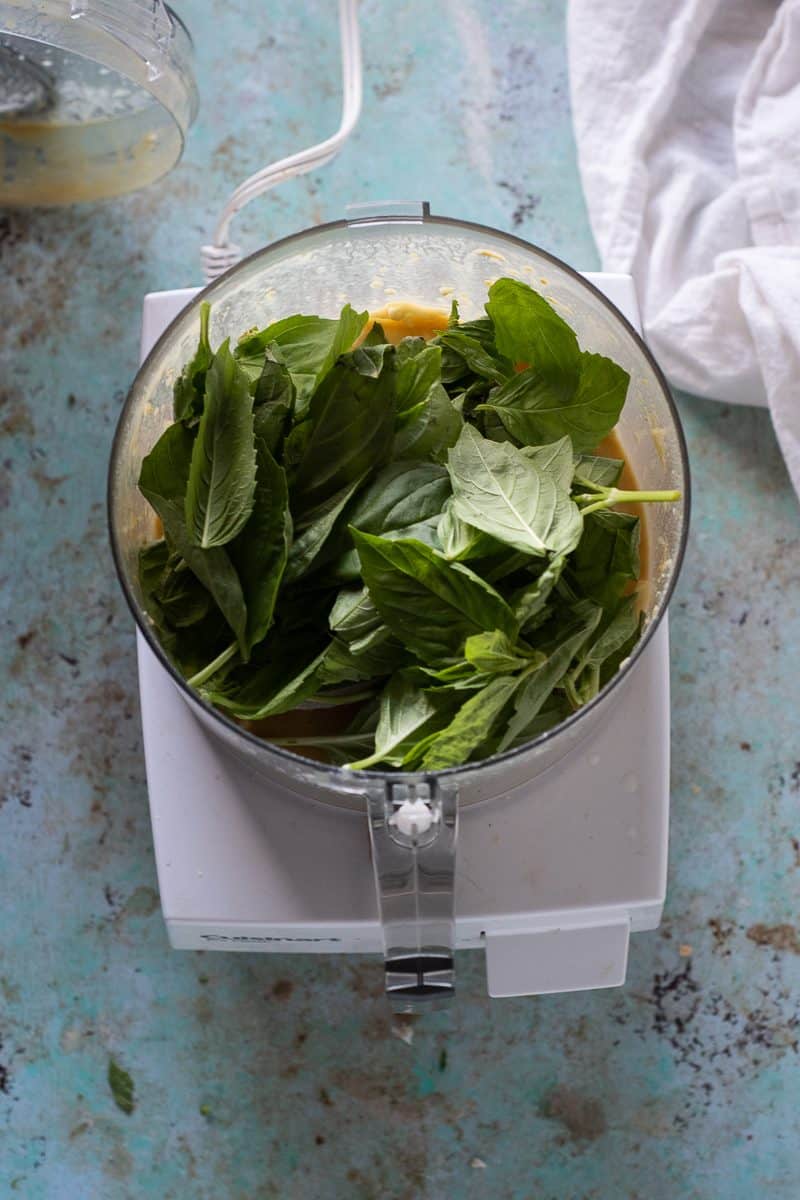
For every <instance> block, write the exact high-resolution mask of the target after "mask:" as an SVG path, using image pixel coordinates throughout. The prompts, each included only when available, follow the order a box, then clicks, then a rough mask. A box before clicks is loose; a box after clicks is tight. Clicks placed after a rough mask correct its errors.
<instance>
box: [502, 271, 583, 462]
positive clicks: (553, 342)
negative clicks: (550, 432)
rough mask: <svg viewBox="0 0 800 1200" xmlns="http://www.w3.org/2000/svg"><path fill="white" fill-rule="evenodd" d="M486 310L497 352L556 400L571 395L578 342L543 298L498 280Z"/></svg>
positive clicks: (522, 286) (576, 371) (510, 281)
mask: <svg viewBox="0 0 800 1200" xmlns="http://www.w3.org/2000/svg"><path fill="white" fill-rule="evenodd" d="M486 311H487V313H488V314H489V319H490V320H491V322H492V325H493V326H494V337H495V345H496V346H497V350H498V353H500V354H502V355H503V357H504V358H506V359H508V360H510V361H511V362H512V363H515V364H516V365H518V366H519V365H524V366H526V367H533V368H534V369H535V370H536V371H537V372H538V374H539V376H540V377H541V378H542V379H543V380H544V381H545V382H546V384H547V385H548V387H549V388H550V390H551V392H552V394H553V396H554V398H555V399H556V400H562V401H563V400H566V399H568V398H569V397H570V396H572V395H573V393H574V391H575V389H576V387H577V385H578V377H579V374H580V365H579V357H580V350H579V347H578V339H577V337H576V336H575V331H574V330H573V329H572V328H571V327H570V326H569V325H568V324H567V322H566V321H565V320H564V319H563V317H560V316H559V315H558V313H557V312H556V311H555V309H554V308H553V307H552V305H550V304H548V302H547V301H546V300H545V298H544V296H540V295H539V293H538V292H535V291H534V290H533V288H532V287H529V286H528V284H527V283H522V282H521V281H520V280H518V279H498V280H497V281H496V282H495V283H493V284H492V286H491V287H490V288H489V299H488V300H487V302H486ZM512 432H513V431H512ZM560 432H568V431H567V430H562V431H560ZM556 436H558V435H556ZM522 440H527V439H522ZM531 440H533V441H542V440H547V439H542V438H537V439H531Z"/></svg>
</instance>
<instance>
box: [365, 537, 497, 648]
mask: <svg viewBox="0 0 800 1200" xmlns="http://www.w3.org/2000/svg"><path fill="white" fill-rule="evenodd" d="M352 532H353V540H354V541H355V544H356V549H357V551H358V556H359V559H360V561H361V570H362V574H363V576H364V582H365V583H366V585H367V587H368V588H369V592H370V595H371V596H372V599H373V601H374V603H375V606H376V608H377V609H378V611H379V612H380V614H381V616H382V617H383V619H384V621H385V622H386V624H387V625H388V626H389V628H390V629H391V631H392V633H393V634H394V635H395V637H396V638H398V640H399V641H401V642H402V643H403V645H404V646H407V647H408V649H409V650H410V651H411V652H412V653H413V654H415V655H416V656H417V657H418V658H420V659H423V660H427V661H436V660H438V659H442V658H447V657H451V656H455V655H458V654H459V653H460V651H461V648H462V646H463V644H464V640H465V638H467V637H469V636H470V634H472V633H480V632H482V631H483V630H484V629H502V630H504V632H506V633H507V634H508V635H509V636H510V637H515V636H516V633H517V628H516V622H515V621H514V617H513V614H512V612H511V609H510V608H509V607H508V605H507V604H506V602H505V601H504V600H503V598H502V596H500V595H499V593H498V592H496V591H495V590H494V588H492V587H490V586H489V584H488V583H484V581H483V580H482V579H481V578H480V576H478V575H475V574H474V573H473V572H472V571H470V570H469V569H468V568H467V567H463V566H461V564H460V563H448V561H447V559H446V558H445V557H444V556H443V555H442V554H439V553H438V552H437V551H436V550H432V549H430V547H429V546H425V545H423V543H422V542H415V541H411V540H408V541H405V540H397V541H389V540H388V539H386V538H378V537H372V536H370V535H369V534H364V533H359V532H358V531H357V530H353V531H352Z"/></svg>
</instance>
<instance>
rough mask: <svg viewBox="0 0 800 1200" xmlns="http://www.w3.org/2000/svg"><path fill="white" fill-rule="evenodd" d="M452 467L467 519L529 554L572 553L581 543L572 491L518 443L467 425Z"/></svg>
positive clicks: (459, 506) (458, 506)
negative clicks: (541, 468) (495, 438)
mask: <svg viewBox="0 0 800 1200" xmlns="http://www.w3.org/2000/svg"><path fill="white" fill-rule="evenodd" d="M447 469H448V471H449V473H450V481H451V483H452V486H453V497H454V499H453V507H454V510H455V512H456V515H457V516H459V517H461V518H462V520H464V521H467V522H469V524H471V525H474V526H475V527H476V528H478V529H482V530H483V531H484V532H485V533H489V534H491V535H492V537H495V538H497V539H498V540H499V541H501V542H505V543H506V544H508V545H509V546H513V547H514V549H515V550H519V551H521V552H522V553H525V554H532V555H543V554H545V553H547V551H549V550H551V551H555V552H558V553H568V552H569V551H570V550H571V549H573V547H574V546H575V545H576V544H577V542H578V540H579V538H580V536H581V529H582V519H581V515H580V512H579V510H578V507H577V505H576V504H575V503H574V502H573V501H572V500H571V499H570V496H569V492H567V491H564V490H562V489H560V488H559V487H558V485H557V483H556V480H555V479H554V478H553V476H552V475H550V474H549V473H546V472H541V471H539V470H538V468H537V467H536V466H535V464H534V463H532V462H530V461H529V460H528V459H527V458H526V457H525V456H524V455H523V454H522V453H521V451H519V450H517V449H516V448H515V447H514V446H511V445H508V444H501V443H497V442H490V441H488V440H487V439H486V438H483V437H481V435H480V434H479V433H478V431H477V430H476V429H474V428H473V426H471V425H465V426H464V429H463V431H462V433H461V437H460V438H459V439H458V442H457V443H456V445H455V446H454V447H453V448H452V450H451V451H450V453H449V455H448V460H447Z"/></svg>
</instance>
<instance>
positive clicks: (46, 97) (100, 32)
mask: <svg viewBox="0 0 800 1200" xmlns="http://www.w3.org/2000/svg"><path fill="white" fill-rule="evenodd" d="M191 64H192V43H191V38H190V37H189V34H188V32H187V30H186V27H185V26H184V25H183V23H182V22H181V21H180V19H179V18H178V17H177V16H176V14H175V13H174V12H173V11H172V9H170V8H169V7H168V6H167V5H166V4H164V3H163V2H162V0H34V2H30V3H22V2H21V0H20V2H9V0H0V205H5V206H10V207H21V206H29V205H45V206H46V205H56V204H58V205H62V204H74V203H78V202H81V201H91V200H99V199H103V198H106V197H111V196H118V195H121V194H122V193H125V192H129V191H133V190H134V189H136V188H140V187H144V186H145V185H146V184H149V183H152V182H153V181H154V180H156V179H158V178H160V176H162V175H164V174H165V173H166V172H167V171H169V170H170V169H171V168H172V167H173V166H174V165H175V164H176V163H177V162H178V160H179V159H180V157H181V154H182V152H183V145H184V140H185V136H186V132H187V130H188V128H189V125H190V124H191V122H192V120H193V119H194V116H195V113H196V110H197V90H196V86H195V80H194V75H193V71H192V65H191Z"/></svg>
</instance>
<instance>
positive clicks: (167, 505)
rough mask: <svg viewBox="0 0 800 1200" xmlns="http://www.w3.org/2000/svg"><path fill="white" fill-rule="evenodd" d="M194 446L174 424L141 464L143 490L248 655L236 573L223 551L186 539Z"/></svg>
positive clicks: (182, 428) (188, 435)
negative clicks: (200, 546)
mask: <svg viewBox="0 0 800 1200" xmlns="http://www.w3.org/2000/svg"><path fill="white" fill-rule="evenodd" d="M193 442H194V437H193V434H192V432H191V430H189V429H187V428H186V427H185V426H184V425H181V424H180V423H176V424H175V425H170V426H169V428H168V429H166V430H165V431H164V433H163V434H162V435H161V437H160V438H159V440H158V442H157V443H156V445H155V446H154V447H153V449H152V450H151V451H150V453H149V454H148V455H147V456H146V457H145V458H144V459H143V461H142V466H141V471H140V474H139V490H140V491H141V493H142V495H143V496H144V497H145V499H146V500H148V501H149V503H150V504H151V505H152V507H153V508H154V509H155V511H156V512H157V513H158V515H159V517H160V518H161V521H162V524H163V526H164V533H165V534H166V537H167V540H168V543H169V544H170V546H171V547H172V548H174V549H175V550H176V551H177V553H178V554H180V556H181V558H183V559H184V560H185V561H186V563H187V565H188V567H189V569H190V571H192V572H193V573H194V574H195V575H196V576H197V578H198V579H199V580H200V582H201V583H202V584H203V586H204V587H205V588H207V589H208V591H209V592H210V593H211V595H212V596H213V597H214V600H215V602H216V604H217V607H218V608H219V610H220V612H221V613H222V615H223V617H224V618H225V620H226V621H227V623H228V625H229V626H230V628H231V629H232V630H233V632H234V634H235V635H236V638H237V641H238V642H239V647H240V650H241V651H242V653H243V654H244V653H246V625H247V609H246V606H245V600H244V594H243V592H242V585H241V583H240V581H239V576H238V573H237V571H236V568H235V567H234V565H233V563H232V562H231V560H230V558H229V556H228V554H227V552H226V551H225V550H224V549H223V548H222V547H220V546H217V547H213V548H212V549H210V550H202V549H200V548H199V547H198V546H194V545H192V543H191V542H190V541H189V538H188V537H187V534H186V525H185V519H184V508H185V506H184V497H185V494H186V489H187V486H188V481H189V470H190V463H191V456H192V446H193Z"/></svg>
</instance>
